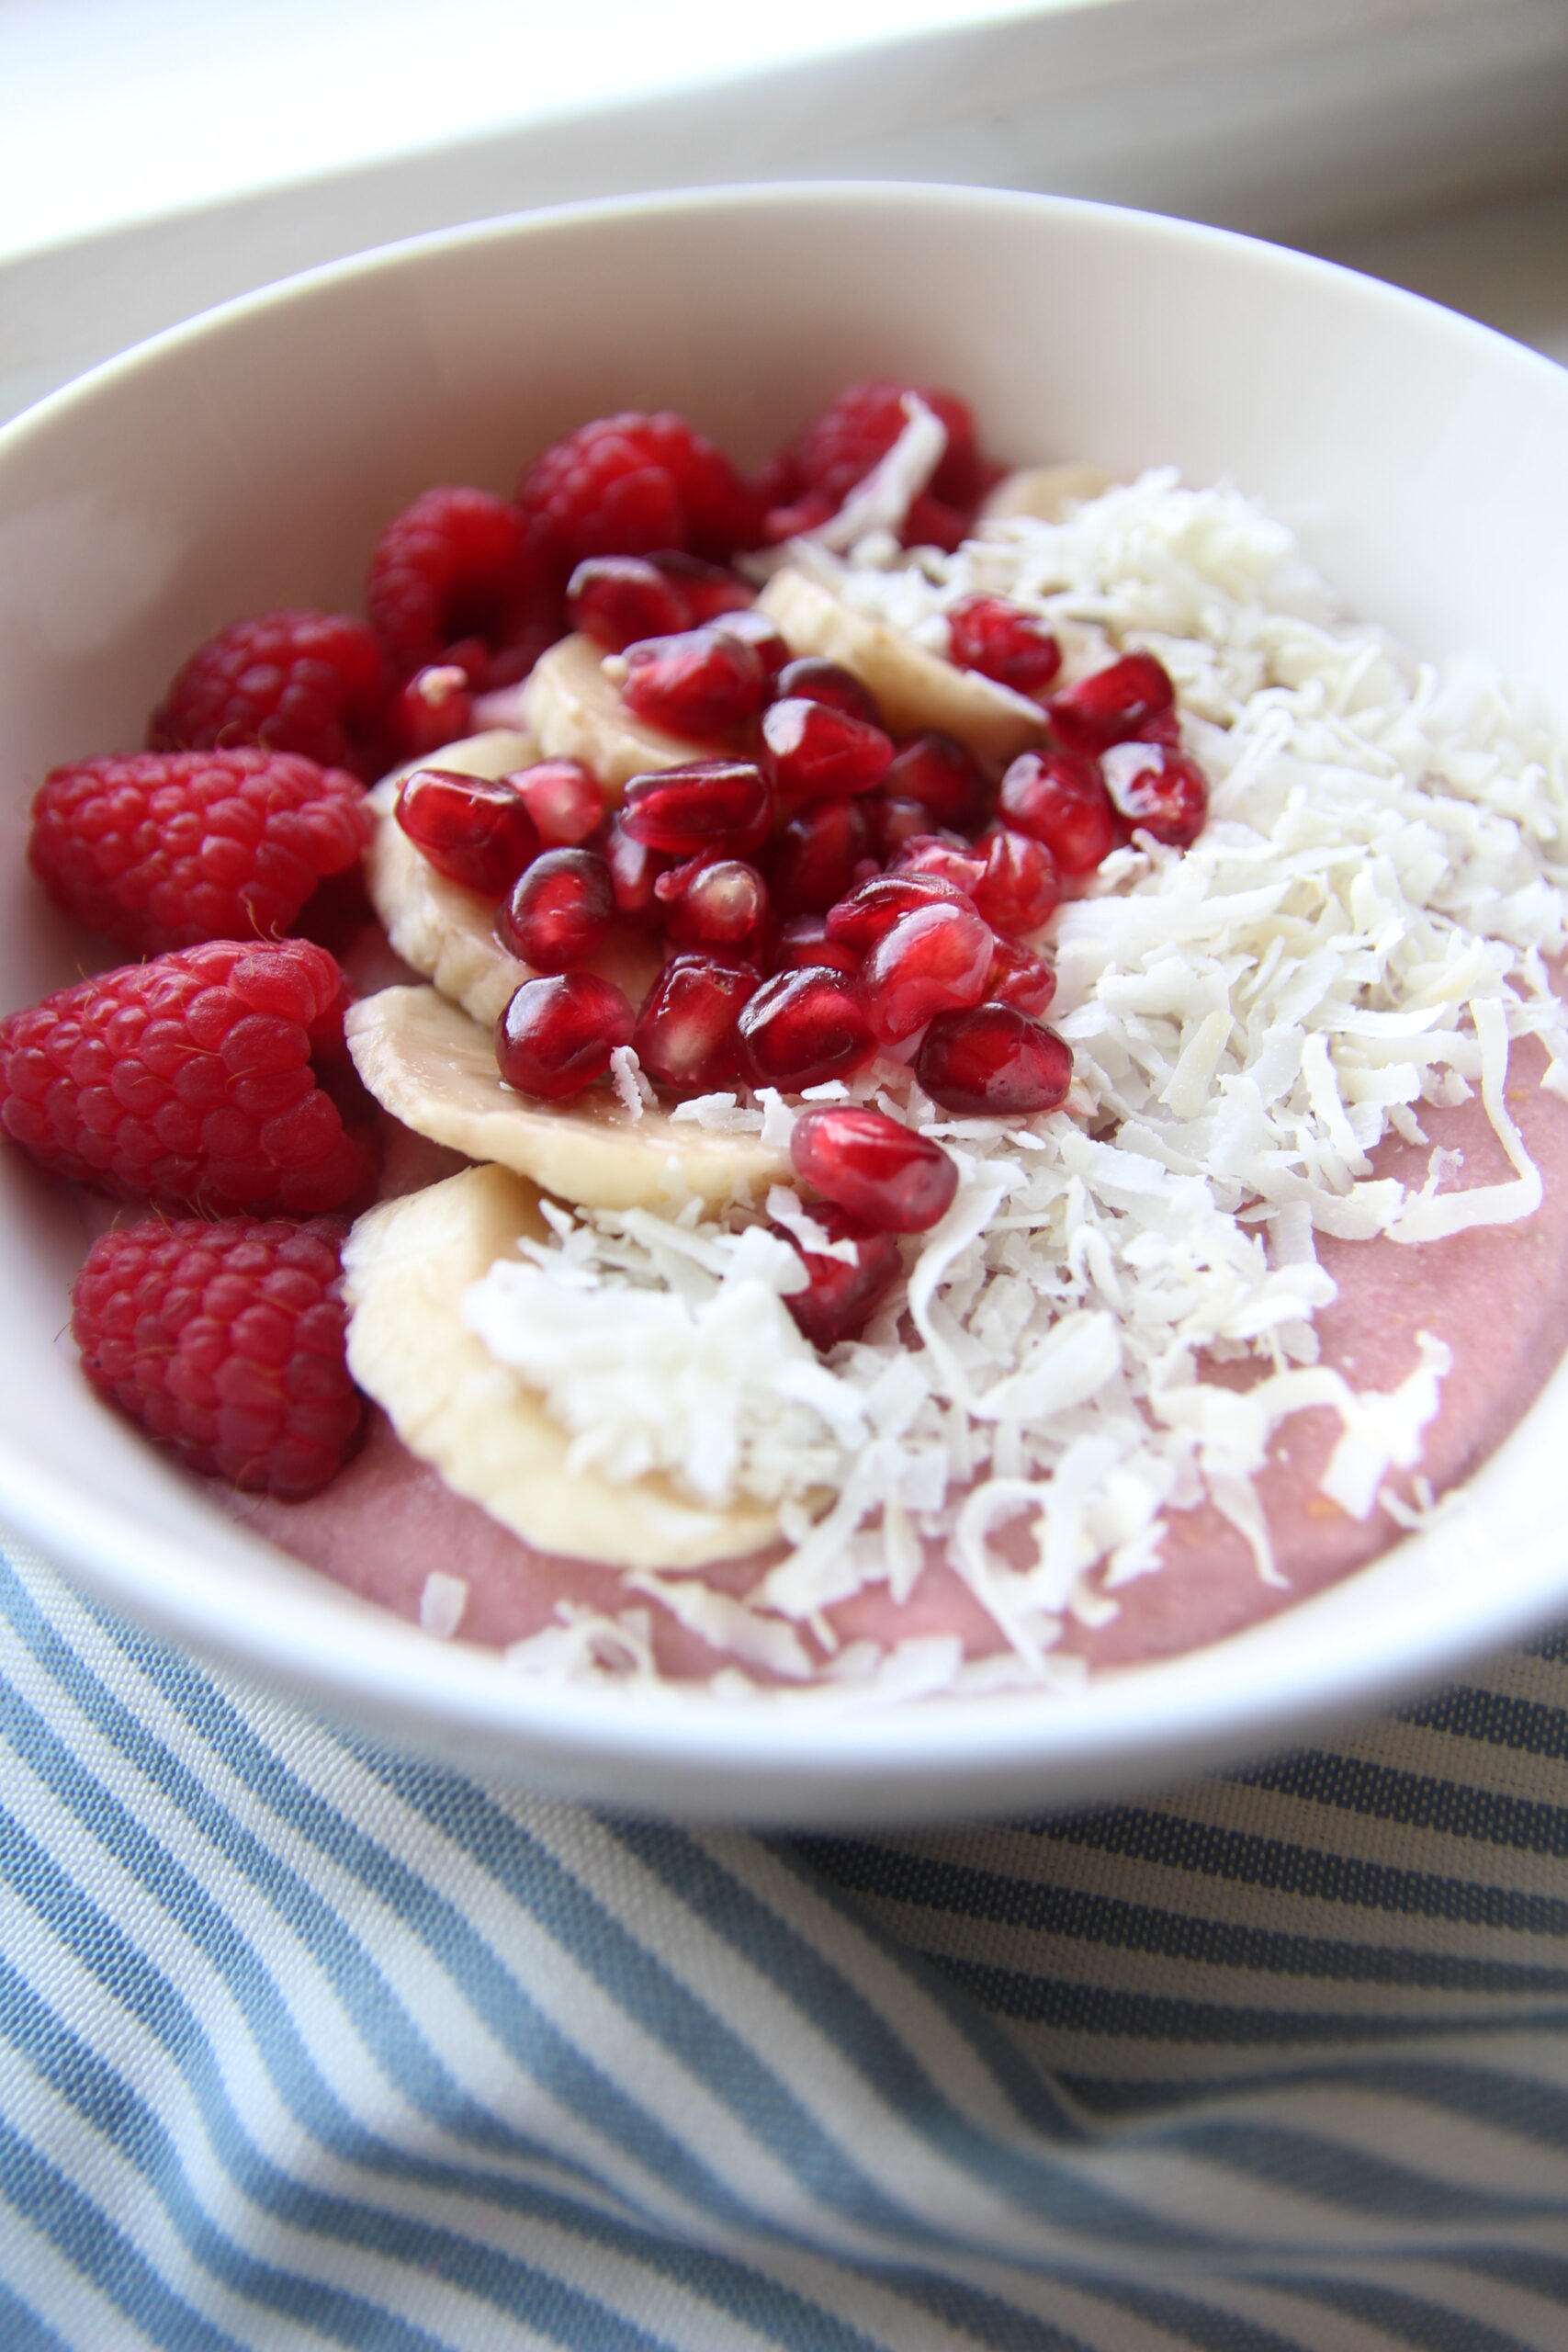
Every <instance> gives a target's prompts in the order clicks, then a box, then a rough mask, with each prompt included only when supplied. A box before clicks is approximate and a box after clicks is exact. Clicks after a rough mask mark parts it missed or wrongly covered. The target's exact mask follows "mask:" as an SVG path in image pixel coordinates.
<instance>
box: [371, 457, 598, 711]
mask: <svg viewBox="0 0 1568 2352" xmlns="http://www.w3.org/2000/svg"><path fill="white" fill-rule="evenodd" d="M542 571H543V565H542V562H541V559H540V554H539V551H538V549H537V548H536V546H535V545H534V544H533V542H532V540H531V539H530V537H529V534H528V531H527V528H526V526H525V523H524V520H523V517H522V515H521V514H520V513H519V512H518V510H517V508H516V507H515V506H512V505H509V504H508V503H507V501H506V500H505V499H504V498H496V497H493V496H492V495H491V492H489V491H488V490H427V491H425V492H423V494H422V495H421V496H420V497H418V498H416V499H415V500H414V502H413V504H412V506H405V507H404V509H403V511H402V513H401V514H400V515H394V516H393V518H392V520H391V521H390V522H389V524H388V526H387V527H386V529H385V530H384V531H383V532H382V534H381V536H380V537H379V538H378V540H377V542H376V546H375V549H374V552H373V553H372V555H371V558H370V569H369V571H368V572H367V575H366V582H365V609H366V611H367V613H368V614H369V616H370V626H371V628H373V629H374V630H375V632H376V635H377V636H378V638H379V639H380V641H381V645H382V649H383V650H384V651H385V653H386V656H387V659H388V661H389V663H390V665H391V668H392V671H393V673H394V674H395V675H396V676H398V677H399V678H407V677H410V676H412V673H413V672H414V671H415V670H423V669H425V668H427V667H428V666H429V665H430V664H431V663H433V662H457V664H458V665H459V667H461V668H463V669H465V670H467V672H468V680H469V683H470V684H471V685H473V686H474V687H476V688H477V689H478V690H479V692H480V693H483V692H484V691H485V690H486V689H487V688H489V687H491V686H493V685H498V684H502V682H503V680H502V673H510V674H514V675H521V674H522V673H521V672H514V671H513V669H512V665H511V663H509V662H508V661H507V658H506V657H507V655H508V654H509V653H511V652H513V651H514V650H516V649H517V648H519V647H520V646H521V645H522V642H523V640H524V639H525V638H526V637H527V636H528V633H529V631H530V629H531V628H533V626H534V625H535V624H536V623H538V622H540V621H542V620H544V619H545V618H546V617H547V616H546V615H545V613H544V612H543V610H542V608H541V600H540V595H539V591H540V589H541V586H542V584H543V582H542ZM564 626H565V621H564V616H562V615H561V614H560V613H559V611H557V613H556V623H555V633H556V634H557V635H559V633H560V630H561V629H562V628H564ZM532 659H533V656H532V654H530V657H529V662H528V663H525V667H527V666H531V662H532ZM507 682H508V683H509V682H510V677H508V679H507ZM447 740H448V741H450V738H448V739H447Z"/></svg>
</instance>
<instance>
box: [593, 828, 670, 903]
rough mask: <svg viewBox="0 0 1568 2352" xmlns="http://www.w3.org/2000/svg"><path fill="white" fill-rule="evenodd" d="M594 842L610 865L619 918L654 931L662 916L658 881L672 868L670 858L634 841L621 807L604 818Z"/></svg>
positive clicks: (611, 882) (611, 883)
mask: <svg viewBox="0 0 1568 2352" xmlns="http://www.w3.org/2000/svg"><path fill="white" fill-rule="evenodd" d="M595 846H596V847H597V848H598V850H599V852H600V854H601V855H602V856H603V858H604V863H605V865H607V866H608V867H609V869H610V888H611V889H612V890H613V891H614V893H615V913H616V915H617V917H618V918H619V920H620V921H621V922H624V923H628V924H630V926H631V928H632V929H633V930H634V931H652V930H653V929H654V928H655V926H656V925H657V924H658V923H659V922H660V921H661V919H662V917H663V912H664V910H663V908H662V907H661V906H660V903H659V896H658V884H659V877H660V875H661V874H667V873H668V872H669V870H670V865H671V860H670V859H669V858H668V857H666V856H665V855H663V854H662V853H661V852H660V851H659V850H656V849H649V848H648V847H646V845H645V844H644V843H643V842H638V841H634V840H633V839H632V837H631V835H630V833H628V832H627V831H626V824H625V820H623V818H622V816H621V813H620V811H619V809H617V810H616V811H615V815H614V816H612V817H610V818H608V819H607V820H605V823H604V830H603V831H602V832H601V833H600V835H599V837H598V841H597V842H596V844H595Z"/></svg>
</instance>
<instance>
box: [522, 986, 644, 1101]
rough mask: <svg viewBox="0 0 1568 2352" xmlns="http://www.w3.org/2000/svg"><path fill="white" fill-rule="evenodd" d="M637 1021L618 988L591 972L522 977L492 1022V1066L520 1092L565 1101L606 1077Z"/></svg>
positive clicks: (546, 1099) (540, 1099) (539, 1098)
mask: <svg viewBox="0 0 1568 2352" xmlns="http://www.w3.org/2000/svg"><path fill="white" fill-rule="evenodd" d="M635 1025H636V1021H635V1016H634V1014H633V1012H632V1009H631V1006H630V1005H629V1004H628V1003H627V1001H626V998H625V997H624V996H623V995H622V993H621V991H620V989H618V988H616V987H615V985H614V983H613V982H612V981H609V980H602V979H600V978H598V977H597V975H596V974H594V973H592V972H565V973H562V974H561V975H560V977H559V978H555V979H545V980H525V981H524V983H523V985H522V987H521V988H520V989H515V990H514V991H513V996H512V999H511V1001H510V1002H509V1003H508V1005H507V1007H506V1010H505V1011H504V1012H502V1016H501V1018H500V1020H499V1021H498V1022H497V1023H496V1024H495V1059H496V1067H497V1069H499V1070H500V1072H501V1075H502V1078H503V1079H504V1080H506V1083H507V1084H508V1086H514V1087H515V1088H516V1089H517V1091H518V1092H519V1093H520V1094H531V1095H533V1096H535V1097H536V1099H537V1100H538V1101H540V1102H542V1103H563V1102H565V1101H567V1100H568V1099H569V1098H570V1096H571V1095H573V1094H581V1092H582V1090H583V1088H584V1087H585V1086H592V1083H593V1081H594V1080H595V1079H600V1078H603V1077H604V1073H605V1072H606V1070H607V1069H609V1067H610V1056H611V1055H612V1053H614V1051H615V1048H616V1046H629V1045H630V1043H631V1038H632V1031H633V1028H634V1027H635Z"/></svg>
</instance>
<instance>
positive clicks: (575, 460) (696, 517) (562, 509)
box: [517, 410, 760, 577]
mask: <svg viewBox="0 0 1568 2352" xmlns="http://www.w3.org/2000/svg"><path fill="white" fill-rule="evenodd" d="M517 503H518V504H519V505H520V506H521V507H522V509H523V513H524V515H525V518H526V520H527V522H528V524H529V525H530V526H531V527H532V528H533V529H534V530H535V531H536V533H537V535H538V537H539V540H540V543H541V545H542V546H543V547H544V548H545V549H546V550H547V553H548V554H549V555H550V557H552V558H553V560H555V561H556V562H557V563H558V566H559V568H560V571H561V574H562V576H563V577H565V576H566V575H567V574H568V573H570V571H572V570H573V568H574V567H575V566H576V565H577V564H579V563H581V561H582V560H583V558H584V557H585V556H597V555H652V554H654V553H656V552H657V551H659V550H660V549H663V548H675V549H678V550H681V551H682V552H685V553H689V554H693V555H700V556H718V557H725V556H728V555H729V554H730V553H731V552H732V551H733V550H734V549H735V548H739V547H750V546H753V545H755V544H756V541H757V539H758V537H759V536H760V531H759V526H758V516H757V512H756V501H755V499H754V498H753V496H752V494H751V492H750V490H749V489H748V488H747V485H746V483H745V482H744V481H742V479H741V477H740V476H739V474H738V473H737V471H736V470H735V468H734V467H733V466H732V465H731V464H730V462H729V460H728V458H727V457H725V455H724V454H723V452H722V451H721V450H719V449H716V447H714V445H713V443H712V442H711V441H707V440H705V439H704V437H703V435H701V434H700V433H698V432H696V431H694V428H693V427H692V426H691V425H690V424H687V423H686V421H685V419H684V418H683V417H680V416H676V415H673V414H672V413H671V412H670V411H668V410H660V412H659V413H656V414H654V415H644V414H641V413H637V412H636V411H631V410H627V411H624V412H623V413H621V414H619V415H616V416H606V417H600V418H596V419H595V420H594V421H593V422H592V424H581V425H579V426H578V428H577V430H576V432H575V433H569V434H568V435H566V437H565V439H564V440H561V441H557V442H554V443H553V444H552V445H551V447H549V448H547V450H545V451H544V453H543V455H542V456H540V457H538V458H536V459H535V460H534V463H533V464H532V465H531V466H530V467H529V468H528V469H527V471H526V473H525V475H524V477H523V479H522V481H521V482H520V483H519V484H518V489H517Z"/></svg>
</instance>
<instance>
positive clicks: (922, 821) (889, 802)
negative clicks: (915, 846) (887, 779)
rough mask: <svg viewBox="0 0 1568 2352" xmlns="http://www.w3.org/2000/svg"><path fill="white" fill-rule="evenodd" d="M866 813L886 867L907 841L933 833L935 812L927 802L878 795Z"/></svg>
mask: <svg viewBox="0 0 1568 2352" xmlns="http://www.w3.org/2000/svg"><path fill="white" fill-rule="evenodd" d="M888 774H889V775H891V774H892V770H891V769H889V770H888ZM865 813H866V815H867V816H868V817H869V818H870V820H871V838H872V844H873V846H874V849H875V851H876V854H877V855H878V856H879V857H880V858H881V859H882V861H883V863H884V864H885V865H886V863H887V861H888V860H889V859H890V858H892V857H894V856H895V855H897V852H898V851H899V850H900V849H902V848H903V846H904V843H905V842H908V841H913V840H914V839H915V838H916V836H917V835H918V834H920V833H929V832H930V831H931V818H932V814H933V811H932V810H931V809H928V808H927V807H926V806H925V804H924V802H923V801H919V800H907V799H905V798H904V797H902V796H901V795H897V796H895V795H892V794H884V793H882V792H878V793H874V794H873V795H872V797H870V798H869V799H868V800H867V802H866V804H865Z"/></svg>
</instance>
